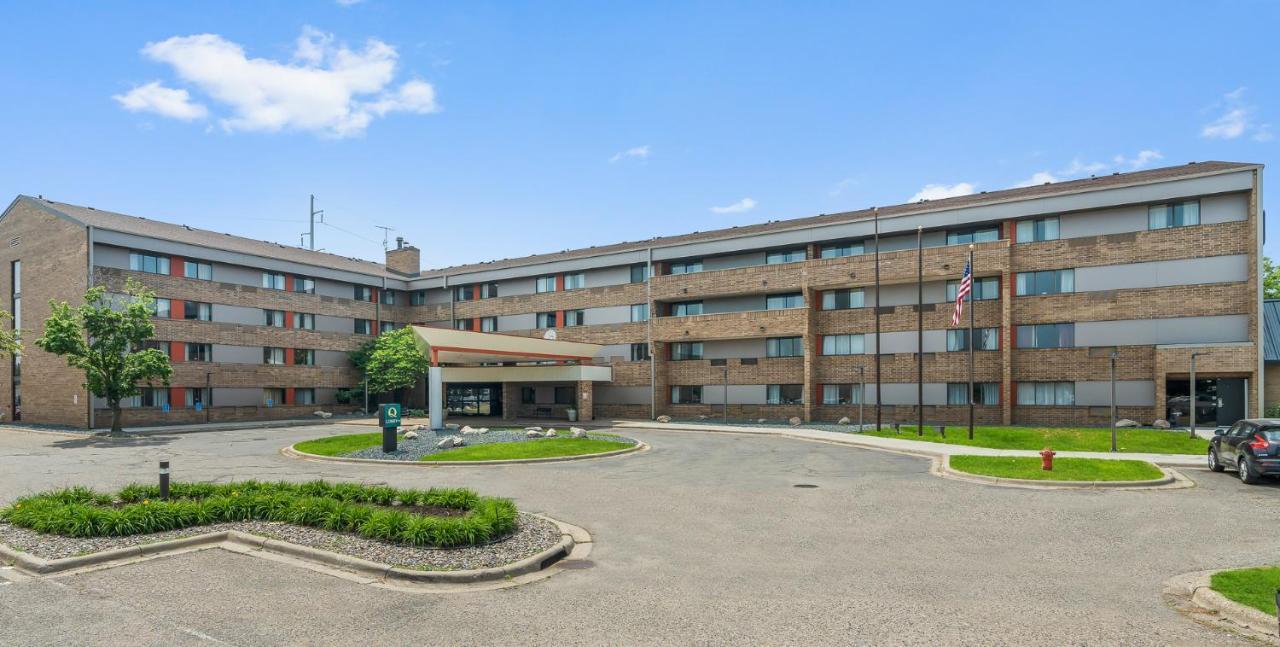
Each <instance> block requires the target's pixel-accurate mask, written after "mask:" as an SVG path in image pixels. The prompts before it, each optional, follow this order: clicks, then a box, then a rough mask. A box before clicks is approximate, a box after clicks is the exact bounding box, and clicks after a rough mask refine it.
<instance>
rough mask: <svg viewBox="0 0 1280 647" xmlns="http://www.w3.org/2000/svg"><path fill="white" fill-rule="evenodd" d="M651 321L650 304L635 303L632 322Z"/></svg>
mask: <svg viewBox="0 0 1280 647" xmlns="http://www.w3.org/2000/svg"><path fill="white" fill-rule="evenodd" d="M648 320H649V304H647V303H634V304H632V305H631V321H633V322H636V321H648Z"/></svg>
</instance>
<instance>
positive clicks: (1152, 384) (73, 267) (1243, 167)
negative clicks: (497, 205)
mask: <svg viewBox="0 0 1280 647" xmlns="http://www.w3.org/2000/svg"><path fill="white" fill-rule="evenodd" d="M1261 191H1262V167H1261V165H1258V164H1245V163H1230V162H1200V163H1192V164H1187V165H1183V166H1177V167H1168V168H1160V169H1153V170H1147V171H1139V172H1133V173H1123V174H1114V175H1106V176H1099V177H1091V178H1088V179H1081V180H1072V181H1065V182H1057V183H1051V184H1044V185H1038V186H1032V187H1026V188H1016V189H1009V190H1005V191H992V192H984V193H979V194H974V195H968V196H962V197H956V198H947V199H943V200H934V201H921V202H915V203H911V204H902V205H895V206H888V207H881V208H879V209H877V210H872V209H865V210H861V211H851V212H844V213H836V214H824V215H818V216H812V217H807V218H799V219H794V220H781V221H773V222H768V223H764V224H758V225H750V226H743V227H734V228H730V229H719V230H714V231H704V232H697V233H692V234H685V235H678V236H666V237H659V238H652V239H649V240H643V241H637V242H628V243H618V244H611V245H603V246H598V247H591V248H586V249H576V250H568V251H564V252H559V253H552V254H539V255H534V256H528V257H524V258H516V259H505V260H498V261H491V262H484V263H476V264H472V265H463V266H458V267H450V268H444V269H432V270H425V271H424V270H423V269H422V267H421V259H420V252H419V250H418V249H417V248H415V247H413V246H412V245H408V244H406V243H404V242H403V241H399V242H398V243H397V245H396V247H395V248H394V249H391V250H389V251H387V253H386V258H385V263H381V264H380V263H374V262H369V261H364V260H358V259H351V258H345V257H341V256H336V255H332V254H328V253H323V252H315V251H309V250H306V249H300V248H297V247H290V246H284V245H279V244H275V243H269V242H263V241H257V240H252V239H247V238H241V237H237V236H231V235H228V234H222V233H217V232H212V231H207V230H202V229H196V228H192V227H187V226H184V225H179V224H171V223H167V222H163V221H160V220H150V219H145V218H138V217H134V216H126V215H122V214H117V213H111V212H108V211H102V210H98V209H94V208H91V207H81V206H73V205H69V204H64V203H60V202H54V201H51V200H46V199H43V198H38V197H28V196H19V197H18V198H17V199H15V200H14V201H13V203H12V204H10V205H9V207H8V209H7V210H5V212H4V214H3V216H0V242H3V244H0V255H2V256H3V258H2V259H0V274H3V276H0V286H3V289H4V290H6V291H7V294H6V300H7V301H8V304H9V309H10V310H11V311H13V312H14V313H15V315H16V319H15V325H17V326H18V327H19V328H20V330H21V331H22V338H23V340H24V342H25V349H24V351H23V354H22V356H21V357H20V358H17V359H15V360H13V361H8V360H6V361H5V362H4V363H3V367H2V368H0V407H2V410H3V411H4V412H6V413H7V416H6V417H8V418H20V419H21V420H22V421H24V422H32V423H48V424H62V425H72V426H77V427H90V426H97V427H102V426H107V425H109V423H110V413H109V411H108V410H106V409H105V404H104V403H103V402H102V401H100V400H97V399H95V398H92V397H90V396H89V394H88V393H87V392H86V391H85V389H84V387H83V376H82V375H81V374H80V373H79V372H78V371H77V370H75V369H71V368H68V367H67V365H66V362H65V361H64V360H63V359H62V358H59V357H54V356H50V355H48V354H46V353H44V352H43V351H41V350H40V349H38V348H36V347H35V346H34V344H32V343H31V342H32V340H34V339H35V338H36V337H37V336H38V335H39V333H40V329H41V327H42V325H43V321H44V319H45V318H46V317H47V316H48V314H49V306H48V302H49V300H50V299H56V300H66V301H71V302H73V303H75V302H77V301H78V300H79V299H80V297H81V295H82V294H83V293H84V291H85V289H86V288H88V287H89V286H93V285H102V286H105V287H106V288H107V289H108V290H109V291H112V292H119V291H121V290H122V288H123V285H124V282H125V280H126V279H128V278H134V279H137V280H138V281H140V282H141V283H143V284H144V285H146V286H148V287H149V288H151V289H152V290H154V291H155V292H156V294H157V296H158V297H159V298H160V301H159V303H158V307H157V315H156V335H157V340H158V343H159V344H160V347H162V348H164V349H166V350H167V351H168V352H169V355H170V358H171V359H172V361H173V366H174V374H173V379H172V383H171V385H170V386H169V387H162V388H153V389H147V390H146V391H145V392H144V393H143V394H142V395H141V396H138V397H136V398H134V399H133V400H132V401H131V402H129V403H128V405H129V406H128V408H127V411H126V420H125V424H126V425H143V424H167V423H190V422H201V421H205V420H210V421H222V420H244V419H256V418H273V417H292V416H307V415H310V414H311V412H312V411H315V410H317V409H326V410H342V409H344V408H349V407H344V406H341V405H338V404H337V403H336V402H335V398H336V397H337V394H338V391H339V389H350V388H359V383H360V380H361V376H360V375H358V374H357V372H356V371H355V370H354V369H353V368H352V367H351V365H350V362H349V360H348V357H347V352H349V351H351V350H353V349H355V348H357V347H358V346H359V345H360V344H361V343H363V342H365V341H367V340H369V339H371V338H372V337H373V336H374V335H377V334H379V333H380V332H382V331H386V330H390V329H394V328H396V327H400V326H404V325H408V324H416V325H420V326H425V327H435V328H448V329H454V330H466V331H473V332H480V333H494V334H498V335H514V336H522V337H539V338H541V337H545V336H547V331H548V330H551V329H554V330H555V337H556V338H557V339H558V340H561V341H571V342H572V341H576V342H589V343H592V344H598V345H601V348H600V350H599V352H598V353H597V354H596V356H595V357H593V358H590V359H589V360H576V361H573V362H568V363H566V362H564V361H563V360H548V361H544V362H542V364H541V365H543V366H547V367H548V370H547V371H543V372H541V373H538V374H537V376H536V377H535V376H534V374H533V373H530V372H527V371H526V374H527V375H528V376H530V379H528V380H522V379H521V378H520V377H519V376H520V375H521V373H520V372H519V371H514V370H495V371H490V372H485V371H481V370H478V369H480V368H495V369H515V368H520V367H519V366H512V365H514V364H523V363H525V362H526V361H527V360H529V359H530V358H527V357H526V358H520V359H519V360H518V361H515V362H500V364H507V365H508V366H497V367H495V366H484V367H479V366H473V367H466V368H467V370H466V371H463V370H458V371H454V372H453V373H452V377H450V374H449V373H446V378H445V379H446V382H447V384H446V385H445V391H446V409H447V410H448V411H449V412H450V414H451V415H455V416H456V415H464V414H471V413H480V414H490V415H501V416H504V417H507V418H513V417H521V418H525V417H547V418H563V416H564V415H565V413H566V409H568V408H570V407H573V408H575V409H577V410H578V412H579V415H580V416H581V417H582V418H583V419H590V418H593V417H594V418H650V417H652V416H656V415H661V414H667V415H670V416H672V417H676V418H694V417H697V416H700V415H705V416H716V417H718V416H721V415H724V414H726V413H727V415H728V416H729V417H731V418H739V419H742V418H747V419H755V418H768V419H771V420H778V419H785V418H790V417H793V416H795V417H800V418H802V419H804V420H835V419H838V418H840V417H842V416H850V417H852V418H855V419H856V417H857V411H858V403H859V402H860V401H861V402H862V403H864V405H865V408H864V411H865V413H866V416H867V419H868V421H870V420H874V411H875V405H876V402H877V390H876V382H877V375H876V373H877V371H876V366H877V362H876V361H875V360H876V356H877V354H878V356H879V363H878V364H879V367H880V370H879V376H878V378H879V379H878V381H879V383H880V387H879V398H878V400H879V402H880V404H881V406H882V416H883V419H884V420H885V421H886V422H892V421H902V422H913V421H915V420H916V417H917V415H918V412H917V409H916V407H917V394H918V388H917V384H916V371H917V361H919V360H920V359H921V358H922V359H923V362H924V382H925V383H924V385H923V407H924V411H923V415H924V418H925V420H926V421H927V422H961V421H963V420H966V419H967V412H968V402H969V397H970V393H969V391H968V383H967V382H968V377H969V353H968V352H967V344H968V343H969V339H968V337H967V334H966V328H967V324H968V314H967V313H966V315H965V317H964V323H963V324H962V326H961V327H960V328H952V327H950V325H949V324H950V319H951V314H952V307H953V306H952V301H953V299H954V294H955V289H956V284H957V283H958V280H959V279H960V276H961V274H962V273H963V271H964V267H965V261H966V257H967V255H968V252H969V250H970V247H971V245H972V248H973V250H974V275H975V280H974V296H975V298H976V300H975V301H974V302H973V303H972V304H971V305H972V307H973V309H974V310H973V311H974V316H975V325H976V331H975V335H974V341H975V342H976V344H977V346H976V349H975V353H974V357H975V366H974V368H975V381H976V386H975V389H974V393H973V397H974V398H975V401H976V402H977V406H976V415H977V419H978V421H979V422H980V423H1002V424H1050V425H1057V424H1062V425H1065V424H1106V423H1107V422H1108V420H1109V419H1110V418H1109V417H1110V410H1109V404H1110V402H1111V400H1110V398H1111V382H1110V377H1111V373H1110V371H1111V364H1110V359H1109V356H1110V354H1111V351H1112V350H1114V351H1115V353H1116V355H1117V357H1116V371H1117V375H1116V380H1117V382H1116V399H1117V404H1118V409H1119V415H1120V416H1122V417H1127V418H1132V419H1134V420H1138V421H1140V422H1144V423H1150V422H1152V421H1153V420H1155V419H1157V418H1165V417H1167V416H1168V415H1170V411H1171V410H1172V411H1180V412H1181V413H1182V415H1184V416H1185V415H1186V409H1187V405H1188V402H1187V394H1188V390H1189V389H1188V382H1187V379H1188V371H1189V363H1190V361H1191V357H1192V354H1193V353H1196V354H1198V355H1197V359H1196V361H1197V377H1198V378H1199V382H1198V391H1199V392H1200V394H1201V399H1202V400H1205V402H1204V403H1203V404H1202V405H1201V406H1202V407H1204V408H1202V409H1200V411H1201V413H1200V414H1198V415H1199V416H1200V417H1201V418H1202V419H1203V418H1205V417H1206V416H1209V417H1212V418H1216V419H1218V420H1234V419H1237V418H1240V417H1244V416H1246V415H1248V416H1253V415H1258V413H1259V406H1260V404H1261V402H1262V398H1261V395H1262V393H1263V383H1262V382H1263V380H1262V376H1263V371H1262V361H1263V357H1262V354H1261V353H1260V352H1259V344H1260V341H1261V339H1262V335H1261V317H1260V314H1261V287H1260V281H1259V276H1260V250H1261V245H1262V218H1261V206H1260V204H1261ZM877 228H878V230H879V254H878V256H879V290H878V295H877V289H876V267H875V261H874V259H875V257H876V254H875V252H876V249H875V248H876V243H875V240H876V229H877ZM917 228H922V231H923V234H922V237H923V245H924V252H923V277H924V281H923V294H924V305H923V308H922V310H923V321H924V325H923V328H924V332H923V349H919V348H918V347H917V331H916V327H917V316H918V312H917V305H916V303H917V283H916V278H917V263H918V261H919V259H918V255H917V251H916V245H917ZM423 234H424V235H426V234H427V232H423ZM431 238H432V239H435V240H446V239H447V238H448V232H447V231H444V232H433V233H432V236H431ZM427 254H428V259H427V260H428V262H429V261H430V258H429V256H430V250H427ZM877 301H878V303H879V308H878V311H877V309H876V308H875V304H876V303H877ZM877 313H878V317H877ZM877 318H878V319H879V328H880V334H879V342H878V344H877V341H876V335H875V325H876V324H875V322H876V319H877ZM918 350H922V351H923V352H922V353H919V354H918V353H917V351H918ZM488 359H492V358H488ZM551 362H555V364H554V365H551ZM485 363H486V364H492V363H493V362H488V361H487V362H485ZM588 365H589V367H590V377H584V375H585V373H583V372H582V371H578V372H574V371H573V370H570V369H567V368H564V367H565V366H580V367H581V368H582V370H583V371H585V370H586V368H587V366H588ZM458 368H460V369H461V368H463V367H458ZM552 368H554V369H555V370H550V369H552ZM405 397H406V399H407V401H406V405H407V406H410V407H424V408H425V406H426V403H425V399H426V390H425V386H420V387H419V388H417V389H415V390H414V391H413V392H412V393H409V394H406V396H405ZM1179 398H1181V399H1179Z"/></svg>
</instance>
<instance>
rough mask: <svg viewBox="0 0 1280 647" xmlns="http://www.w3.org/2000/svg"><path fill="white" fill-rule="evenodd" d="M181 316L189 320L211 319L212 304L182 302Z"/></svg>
mask: <svg viewBox="0 0 1280 647" xmlns="http://www.w3.org/2000/svg"><path fill="white" fill-rule="evenodd" d="M182 318H183V319H190V320H191V321H213V304H211V303H199V302H196V301H188V302H186V303H184V304H182Z"/></svg>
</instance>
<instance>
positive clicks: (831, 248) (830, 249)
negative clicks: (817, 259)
mask: <svg viewBox="0 0 1280 647" xmlns="http://www.w3.org/2000/svg"><path fill="white" fill-rule="evenodd" d="M864 249H865V248H864V245H863V243H862V242H856V243H835V244H832V245H823V246H822V251H821V252H819V254H818V255H819V256H821V257H822V258H842V257H844V256H858V255H860V254H863V253H864V251H863V250H864Z"/></svg>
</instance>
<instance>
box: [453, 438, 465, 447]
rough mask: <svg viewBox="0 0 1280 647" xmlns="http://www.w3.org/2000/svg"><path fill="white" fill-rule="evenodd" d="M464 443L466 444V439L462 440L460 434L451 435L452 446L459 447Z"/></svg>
mask: <svg viewBox="0 0 1280 647" xmlns="http://www.w3.org/2000/svg"><path fill="white" fill-rule="evenodd" d="M465 444H466V441H464V440H462V436H454V437H453V446H454V447H461V446H463V445H465Z"/></svg>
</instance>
